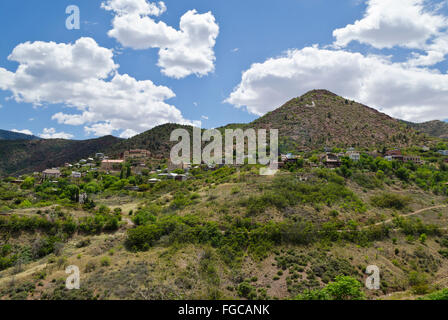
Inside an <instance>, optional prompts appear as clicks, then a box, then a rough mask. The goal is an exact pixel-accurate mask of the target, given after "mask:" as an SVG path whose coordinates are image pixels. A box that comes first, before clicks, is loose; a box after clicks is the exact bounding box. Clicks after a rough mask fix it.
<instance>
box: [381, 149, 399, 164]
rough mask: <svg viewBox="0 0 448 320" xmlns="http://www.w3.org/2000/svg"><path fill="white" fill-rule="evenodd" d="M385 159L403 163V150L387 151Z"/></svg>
mask: <svg viewBox="0 0 448 320" xmlns="http://www.w3.org/2000/svg"><path fill="white" fill-rule="evenodd" d="M384 159H386V160H387V161H400V162H403V154H402V153H401V150H398V149H397V150H390V151H387V152H386V154H385V155H384Z"/></svg>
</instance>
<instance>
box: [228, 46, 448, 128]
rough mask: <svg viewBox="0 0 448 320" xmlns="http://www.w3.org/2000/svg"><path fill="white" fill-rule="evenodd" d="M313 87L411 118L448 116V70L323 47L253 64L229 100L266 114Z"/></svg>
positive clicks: (258, 113)
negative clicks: (408, 65) (409, 64)
mask: <svg viewBox="0 0 448 320" xmlns="http://www.w3.org/2000/svg"><path fill="white" fill-rule="evenodd" d="M312 89H329V90H331V91H333V92H335V93H337V94H339V95H342V96H345V97H347V98H350V99H354V100H357V101H360V102H362V103H365V104H367V105H369V106H372V107H376V108H377V109H381V110H382V111H383V112H386V113H388V114H389V115H392V116H395V117H398V118H402V119H405V120H413V121H424V120H433V119H436V118H439V119H446V118H448V109H447V108H446V106H447V105H448V75H447V74H441V73H440V72H437V71H435V70H429V69H426V68H415V67H406V66H404V65H403V64H400V63H392V62H390V61H389V60H387V59H385V58H383V57H379V56H364V55H362V54H360V53H352V52H348V51H344V50H324V49H320V48H318V47H307V48H304V49H302V50H291V51H288V52H287V53H286V54H285V55H283V56H281V57H277V58H272V59H269V60H267V61H265V62H263V63H256V64H253V65H252V66H251V67H250V69H249V70H247V71H245V72H244V73H243V76H242V80H241V83H240V84H239V85H238V87H236V88H235V90H234V91H233V92H232V93H231V95H230V97H229V98H228V99H227V100H226V102H228V103H231V104H233V105H235V106H237V107H244V106H245V107H247V110H248V111H249V112H250V113H253V114H256V115H263V114H265V113H267V112H269V111H272V110H274V109H275V108H277V107H280V106H281V105H282V104H283V103H285V102H286V100H287V99H291V98H293V97H296V96H298V95H301V94H304V93H306V92H307V91H309V90H312Z"/></svg>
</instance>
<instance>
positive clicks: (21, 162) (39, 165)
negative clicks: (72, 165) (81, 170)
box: [0, 136, 120, 176]
mask: <svg viewBox="0 0 448 320" xmlns="http://www.w3.org/2000/svg"><path fill="white" fill-rule="evenodd" d="M119 140H120V139H118V138H115V137H112V136H106V137H102V138H99V139H92V140H84V141H74V140H60V139H56V140H32V141H23V140H17V141H0V176H2V175H3V176H4V175H19V174H23V173H32V172H34V171H42V170H45V169H47V168H52V167H57V166H63V165H64V163H66V162H74V161H78V160H80V159H82V158H85V157H88V156H91V155H94V154H95V153H96V152H102V151H103V150H104V149H105V148H108V147H110V146H112V145H114V144H116V143H117V142H119Z"/></svg>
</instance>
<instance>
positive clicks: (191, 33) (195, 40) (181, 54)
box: [102, 0, 219, 79]
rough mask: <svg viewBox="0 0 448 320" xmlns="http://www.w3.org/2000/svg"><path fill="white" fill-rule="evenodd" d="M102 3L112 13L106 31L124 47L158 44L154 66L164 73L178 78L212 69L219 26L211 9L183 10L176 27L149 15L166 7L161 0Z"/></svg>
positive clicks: (143, 46)
mask: <svg viewBox="0 0 448 320" xmlns="http://www.w3.org/2000/svg"><path fill="white" fill-rule="evenodd" d="M102 7H103V8H104V9H106V10H109V11H112V12H113V13H114V18H113V20H112V29H111V30H110V31H109V32H108V35H109V36H110V37H112V38H115V39H116V40H117V41H118V42H119V43H120V44H121V45H123V46H124V47H128V48H133V49H138V50H144V49H150V48H158V49H159V61H158V66H159V67H160V68H162V73H163V74H164V75H166V76H168V77H172V78H176V79H180V78H185V77H187V76H189V75H192V74H195V75H197V76H205V75H207V74H209V73H210V72H213V71H214V69H215V65H214V62H215V60H216V58H215V53H214V47H215V44H216V38H217V37H218V35H219V26H218V24H217V23H216V21H215V17H214V16H213V14H212V13H211V12H207V13H204V14H199V13H198V12H197V11H196V10H190V11H187V12H186V13H185V14H184V15H183V16H182V17H181V19H180V24H179V28H180V29H179V30H176V29H175V28H173V27H171V26H168V25H167V24H166V23H165V22H163V21H158V22H156V21H155V20H154V19H153V18H152V17H151V16H159V15H161V14H162V13H163V12H165V11H166V6H165V4H164V3H163V2H159V3H158V4H154V3H150V2H148V1H146V0H138V1H131V0H108V1H106V2H104V3H103V4H102ZM150 8H152V9H150Z"/></svg>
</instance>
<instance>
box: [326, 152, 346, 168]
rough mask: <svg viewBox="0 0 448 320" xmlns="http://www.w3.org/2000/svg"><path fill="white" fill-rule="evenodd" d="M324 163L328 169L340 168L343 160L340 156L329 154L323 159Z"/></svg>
mask: <svg viewBox="0 0 448 320" xmlns="http://www.w3.org/2000/svg"><path fill="white" fill-rule="evenodd" d="M322 162H323V164H324V165H325V166H326V167H327V168H339V167H340V166H341V164H342V163H341V160H340V159H339V157H338V155H336V154H334V153H327V154H326V155H324V156H323V157H322Z"/></svg>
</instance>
